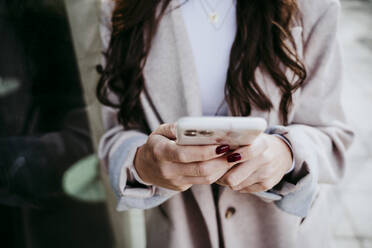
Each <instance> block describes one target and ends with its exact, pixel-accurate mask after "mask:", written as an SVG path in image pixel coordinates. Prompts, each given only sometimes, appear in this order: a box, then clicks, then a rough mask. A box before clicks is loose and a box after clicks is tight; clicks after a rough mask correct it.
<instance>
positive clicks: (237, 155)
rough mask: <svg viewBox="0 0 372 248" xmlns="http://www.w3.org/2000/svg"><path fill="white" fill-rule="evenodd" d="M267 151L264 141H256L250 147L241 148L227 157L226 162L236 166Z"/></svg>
mask: <svg viewBox="0 0 372 248" xmlns="http://www.w3.org/2000/svg"><path fill="white" fill-rule="evenodd" d="M266 149H267V144H266V142H265V140H264V139H257V140H256V141H255V142H254V143H253V144H252V145H249V146H243V147H240V148H238V149H236V150H235V151H234V152H233V153H232V154H230V155H229V156H227V161H228V162H229V163H232V164H238V163H242V162H246V161H249V160H251V159H253V158H255V157H257V156H259V155H260V154H261V153H263V152H264V151H265V150H266Z"/></svg>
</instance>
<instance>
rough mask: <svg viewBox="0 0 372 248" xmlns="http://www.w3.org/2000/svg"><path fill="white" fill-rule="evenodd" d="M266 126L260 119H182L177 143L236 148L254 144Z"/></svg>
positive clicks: (263, 120)
mask: <svg viewBox="0 0 372 248" xmlns="http://www.w3.org/2000/svg"><path fill="white" fill-rule="evenodd" d="M266 126H267V123H266V120H265V119H263V118H258V117H230V116H226V117H223V116H218V117H209V116H204V117H182V118H180V119H179V120H178V121H177V139H176V143H177V144H179V145H217V144H226V145H230V147H231V148H236V147H239V146H244V145H250V144H252V143H253V141H254V140H255V139H256V138H257V137H258V136H259V135H260V134H261V133H262V132H264V131H265V129H266Z"/></svg>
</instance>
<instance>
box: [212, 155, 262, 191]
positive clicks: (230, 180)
mask: <svg viewBox="0 0 372 248" xmlns="http://www.w3.org/2000/svg"><path fill="white" fill-rule="evenodd" d="M265 165H266V164H265V161H262V160H261V158H260V157H256V158H253V159H252V160H249V161H246V162H243V163H240V164H237V165H235V166H234V167H233V168H232V169H230V170H229V171H228V172H227V173H226V174H225V175H223V177H221V178H220V179H219V180H218V182H219V183H221V184H223V185H226V186H230V187H232V188H234V187H235V186H238V185H239V184H240V183H242V182H243V181H244V180H246V179H247V178H249V177H250V176H251V175H252V174H254V173H255V172H256V171H257V170H258V169H259V168H260V167H262V166H265Z"/></svg>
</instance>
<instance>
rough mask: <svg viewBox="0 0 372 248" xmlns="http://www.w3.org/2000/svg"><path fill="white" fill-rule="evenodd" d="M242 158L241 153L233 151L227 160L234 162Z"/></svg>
mask: <svg viewBox="0 0 372 248" xmlns="http://www.w3.org/2000/svg"><path fill="white" fill-rule="evenodd" d="M241 159H242V156H241V155H240V154H239V153H233V154H231V155H229V156H228V157H227V162H229V163H233V162H236V161H239V160H241Z"/></svg>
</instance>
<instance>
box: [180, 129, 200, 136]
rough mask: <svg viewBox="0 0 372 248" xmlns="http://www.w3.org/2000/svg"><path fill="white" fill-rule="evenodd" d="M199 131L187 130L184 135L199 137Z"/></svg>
mask: <svg viewBox="0 0 372 248" xmlns="http://www.w3.org/2000/svg"><path fill="white" fill-rule="evenodd" d="M197 133H198V132H197V131H196V130H186V131H185V132H184V133H183V134H184V135H185V136H196V135H197Z"/></svg>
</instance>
